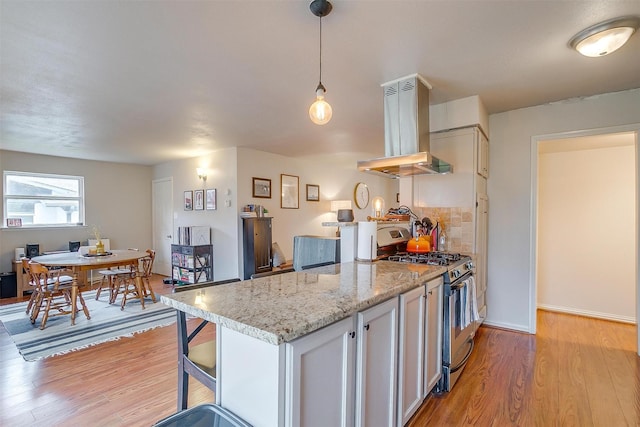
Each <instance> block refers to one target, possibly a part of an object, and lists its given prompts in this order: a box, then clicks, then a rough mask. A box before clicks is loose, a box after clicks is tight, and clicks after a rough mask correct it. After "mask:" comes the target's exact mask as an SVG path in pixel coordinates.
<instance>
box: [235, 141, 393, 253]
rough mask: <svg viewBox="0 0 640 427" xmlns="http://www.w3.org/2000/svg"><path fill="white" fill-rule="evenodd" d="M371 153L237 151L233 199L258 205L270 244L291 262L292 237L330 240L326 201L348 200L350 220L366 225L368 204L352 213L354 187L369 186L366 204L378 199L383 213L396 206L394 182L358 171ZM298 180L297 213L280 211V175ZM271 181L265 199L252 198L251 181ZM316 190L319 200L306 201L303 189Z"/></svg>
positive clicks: (332, 218) (331, 232)
mask: <svg viewBox="0 0 640 427" xmlns="http://www.w3.org/2000/svg"><path fill="white" fill-rule="evenodd" d="M370 157H371V154H354V153H351V154H345V153H340V154H334V155H327V156H313V157H303V158H291V157H285V156H280V155H277V154H271V153H265V152H262V151H255V150H249V149H243V148H239V149H238V186H239V187H238V200H239V205H240V206H242V205H245V204H249V203H253V204H259V205H263V206H265V207H266V208H267V210H268V211H269V216H271V217H273V221H272V226H273V236H272V238H273V241H274V242H278V245H279V246H280V248H282V251H283V252H284V254H285V256H286V258H287V259H289V260H290V259H292V257H293V237H294V236H297V235H317V236H335V232H336V229H335V228H333V227H323V226H322V222H330V221H335V220H336V214H335V213H332V212H330V201H331V200H338V199H340V200H351V202H352V208H353V211H354V216H355V220H356V221H366V218H367V216H368V215H371V214H372V213H371V209H370V208H371V205H369V207H368V208H367V209H358V208H356V206H355V203H353V191H354V187H355V185H356V183H358V182H364V183H366V184H367V186H368V187H369V191H370V196H371V199H373V198H374V197H376V196H382V197H383V198H384V199H385V205H386V207H387V208H389V207H391V206H397V203H396V202H395V200H396V192H397V191H398V189H397V186H398V184H397V180H393V179H389V178H383V177H379V176H376V175H371V174H366V173H363V172H358V170H357V168H356V164H357V161H358V160H362V159H366V158H370ZM281 174H287V175H295V176H298V177H299V183H300V201H299V209H281V208H280V175H281ZM253 177H257V178H267V179H270V180H271V199H258V198H253V197H252V191H251V188H252V178H253ZM307 184H315V185H319V186H320V201H319V202H310V201H309V202H308V201H306V185H307Z"/></svg>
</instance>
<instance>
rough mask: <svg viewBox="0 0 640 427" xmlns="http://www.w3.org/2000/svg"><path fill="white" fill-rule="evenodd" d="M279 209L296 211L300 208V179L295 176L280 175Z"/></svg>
mask: <svg viewBox="0 0 640 427" xmlns="http://www.w3.org/2000/svg"><path fill="white" fill-rule="evenodd" d="M280 191H281V192H280V207H281V208H282V209H298V208H299V207H300V203H299V200H300V199H299V197H300V178H299V177H297V176H295V175H287V174H284V173H283V174H280Z"/></svg>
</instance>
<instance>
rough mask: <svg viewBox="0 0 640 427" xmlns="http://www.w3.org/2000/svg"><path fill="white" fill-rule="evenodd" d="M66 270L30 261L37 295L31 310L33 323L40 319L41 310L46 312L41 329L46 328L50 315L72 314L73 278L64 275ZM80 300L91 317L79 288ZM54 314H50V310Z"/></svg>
mask: <svg viewBox="0 0 640 427" xmlns="http://www.w3.org/2000/svg"><path fill="white" fill-rule="evenodd" d="M63 271H64V270H49V269H48V268H47V267H45V266H44V265H42V264H39V263H37V262H34V261H30V262H29V274H30V277H31V280H32V282H33V283H34V284H35V286H36V291H35V292H36V293H37V295H36V297H35V299H34V301H33V309H32V312H31V323H35V322H36V320H37V319H38V315H39V314H40V311H41V310H43V311H44V314H43V316H42V320H41V322H40V329H44V328H45V327H46V325H47V320H48V319H49V317H53V316H59V315H65V314H71V288H72V283H73V278H72V277H70V276H65V275H62V274H61V273H62V272H63ZM78 300H79V301H80V307H82V310H83V311H84V313H85V315H86V316H87V318H89V310H88V309H87V307H86V305H85V303H84V298H83V297H82V292H81V290H80V289H78ZM52 311H53V312H54V314H50V312H52Z"/></svg>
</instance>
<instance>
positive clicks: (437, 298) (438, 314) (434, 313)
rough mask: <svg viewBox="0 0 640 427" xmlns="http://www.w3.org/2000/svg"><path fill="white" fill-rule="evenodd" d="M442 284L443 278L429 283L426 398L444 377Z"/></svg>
mask: <svg viewBox="0 0 640 427" xmlns="http://www.w3.org/2000/svg"><path fill="white" fill-rule="evenodd" d="M442 283H443V281H442V278H441V277H440V278H438V279H435V280H432V281H430V282H429V283H427V313H426V320H427V321H426V325H425V340H424V342H425V345H426V348H425V363H424V365H425V368H424V373H425V377H424V390H423V391H424V394H423V395H424V397H427V395H428V394H429V393H430V392H431V390H432V389H433V387H435V385H436V383H437V382H438V380H439V379H440V377H441V376H442V315H443V314H442V307H443V306H442V304H443V300H442V298H443V294H442V293H443V291H442V286H443V285H442Z"/></svg>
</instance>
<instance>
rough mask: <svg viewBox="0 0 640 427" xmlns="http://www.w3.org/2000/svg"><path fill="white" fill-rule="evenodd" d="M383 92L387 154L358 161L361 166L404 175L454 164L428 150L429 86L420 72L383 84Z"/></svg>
mask: <svg viewBox="0 0 640 427" xmlns="http://www.w3.org/2000/svg"><path fill="white" fill-rule="evenodd" d="M382 88H383V92H384V151H385V157H380V158H377V159H371V160H360V161H358V170H359V171H362V172H369V173H374V174H377V175H383V176H386V177H387V178H399V177H402V176H413V175H425V174H444V173H451V172H453V167H452V166H451V165H450V164H449V163H447V162H445V161H443V160H440V159H438V158H437V157H434V156H432V155H431V153H430V152H429V149H430V143H429V89H431V85H430V84H429V83H428V82H427V81H426V80H425V79H424V78H423V77H422V76H420V75H419V74H413V75H410V76H406V77H402V78H400V79H397V80H393V81H391V82H387V83H384V84H383V85H382Z"/></svg>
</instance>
